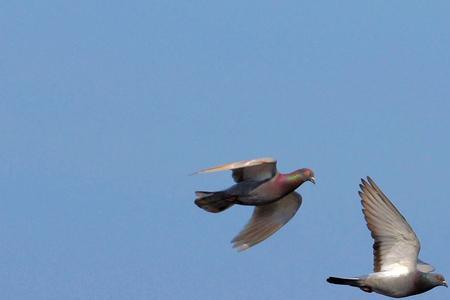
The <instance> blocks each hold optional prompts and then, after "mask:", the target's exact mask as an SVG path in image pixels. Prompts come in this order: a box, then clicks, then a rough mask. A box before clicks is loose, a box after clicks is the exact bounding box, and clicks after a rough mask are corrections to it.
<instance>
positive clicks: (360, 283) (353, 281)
mask: <svg viewBox="0 0 450 300" xmlns="http://www.w3.org/2000/svg"><path fill="white" fill-rule="evenodd" d="M327 281H328V282H329V283H333V284H341V285H350V286H354V287H358V288H360V289H361V290H363V291H365V292H368V293H371V292H372V289H371V288H370V287H369V286H367V285H366V284H365V282H364V279H362V278H340V277H328V279H327Z"/></svg>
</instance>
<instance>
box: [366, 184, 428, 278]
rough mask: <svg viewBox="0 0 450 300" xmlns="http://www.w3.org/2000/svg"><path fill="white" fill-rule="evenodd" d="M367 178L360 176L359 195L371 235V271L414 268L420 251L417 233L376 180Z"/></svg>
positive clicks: (407, 270)
mask: <svg viewBox="0 0 450 300" xmlns="http://www.w3.org/2000/svg"><path fill="white" fill-rule="evenodd" d="M367 180H368V182H366V181H365V180H364V179H362V180H361V181H362V184H360V185H359V186H360V188H361V191H360V192H359V195H360V197H361V203H362V206H363V213H364V217H365V219H366V222H367V227H368V228H369V230H370V231H371V233H372V238H373V239H374V244H373V253H374V271H375V272H380V271H389V270H390V271H398V272H409V271H411V270H414V269H415V268H416V265H417V256H418V254H419V251H420V242H419V240H418V238H417V236H416V234H415V233H414V231H413V229H412V228H411V226H410V225H409V224H408V222H407V221H406V219H405V218H404V217H403V216H402V214H401V213H400V212H399V211H398V210H397V208H396V207H395V206H394V205H393V204H392V203H391V201H389V199H388V198H387V197H386V195H384V194H383V192H382V191H381V190H380V188H379V187H378V186H377V185H376V184H375V182H374V181H373V180H372V179H371V178H370V177H367Z"/></svg>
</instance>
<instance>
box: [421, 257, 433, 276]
mask: <svg viewBox="0 0 450 300" xmlns="http://www.w3.org/2000/svg"><path fill="white" fill-rule="evenodd" d="M417 270H419V271H420V272H424V273H430V272H433V271H434V270H435V268H434V267H433V266H432V265H430V264H429V263H426V262H424V261H422V260H420V259H418V260H417Z"/></svg>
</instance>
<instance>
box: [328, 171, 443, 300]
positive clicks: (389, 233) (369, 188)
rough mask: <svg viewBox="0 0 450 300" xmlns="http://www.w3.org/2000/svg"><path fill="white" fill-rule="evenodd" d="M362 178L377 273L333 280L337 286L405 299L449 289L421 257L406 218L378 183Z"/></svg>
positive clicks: (331, 279)
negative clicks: (352, 287)
mask: <svg viewBox="0 0 450 300" xmlns="http://www.w3.org/2000/svg"><path fill="white" fill-rule="evenodd" d="M367 180H368V182H366V181H365V180H364V179H361V181H362V184H360V185H359V186H360V188H361V191H360V192H359V195H360V197H361V203H362V206H363V210H362V211H363V213H364V217H365V219H366V222H367V227H368V228H369V230H370V232H371V233H372V238H373V239H374V244H373V254H374V273H371V274H369V275H366V276H361V277H353V278H338V277H329V278H328V279H327V281H328V282H329V283H334V284H342V285H350V286H354V287H358V288H360V289H361V290H363V291H365V292H368V293H371V292H375V293H379V294H382V295H385V296H389V297H394V298H401V297H407V296H411V295H416V294H421V293H424V292H426V291H428V290H431V289H432V288H434V287H436V286H441V285H442V286H445V287H447V281H445V279H444V277H443V276H442V275H441V274H437V273H432V272H433V271H434V267H432V266H431V265H429V264H427V263H425V262H423V261H421V260H420V259H419V258H418V254H419V251H420V242H419V239H418V238H417V236H416V234H415V233H414V231H413V229H412V228H411V226H410V225H409V224H408V222H407V221H406V219H405V218H404V217H403V216H402V214H401V213H400V212H399V211H398V210H397V208H396V207H395V206H394V205H393V204H392V203H391V201H389V199H388V198H387V197H386V195H384V194H383V192H382V191H381V190H380V188H379V187H378V186H377V185H376V184H375V182H374V181H373V180H372V179H371V178H370V177H367Z"/></svg>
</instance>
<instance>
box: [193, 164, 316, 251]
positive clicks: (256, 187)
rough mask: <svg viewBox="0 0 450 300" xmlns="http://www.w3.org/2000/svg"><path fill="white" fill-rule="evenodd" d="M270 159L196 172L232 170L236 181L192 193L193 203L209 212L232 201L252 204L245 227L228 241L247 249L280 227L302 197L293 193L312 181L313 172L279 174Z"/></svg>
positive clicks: (226, 206)
mask: <svg viewBox="0 0 450 300" xmlns="http://www.w3.org/2000/svg"><path fill="white" fill-rule="evenodd" d="M276 163H277V161H276V160H275V159H273V158H270V157H269V158H259V159H252V160H243V161H238V162H233V163H228V164H224V165H221V166H217V167H212V168H207V169H203V170H201V171H199V172H197V173H210V172H216V171H224V170H231V171H232V176H233V179H234V181H235V182H236V184H234V185H232V186H231V187H229V188H227V189H225V190H222V191H218V192H200V191H198V192H195V194H196V196H197V199H196V200H195V204H196V205H197V206H198V207H200V208H203V209H204V210H206V211H208V212H213V213H217V212H221V211H224V210H225V209H227V208H229V207H230V206H232V205H234V204H240V205H250V206H255V209H254V211H253V215H252V217H251V219H250V221H249V222H248V223H247V225H246V226H245V227H244V229H243V230H242V231H241V232H240V233H239V234H238V235H237V236H236V237H235V238H234V239H233V240H232V241H231V242H232V243H233V247H234V248H237V249H238V250H239V251H242V250H246V249H248V248H250V247H252V246H254V245H256V244H258V243H260V242H262V241H263V240H265V239H267V238H268V237H269V236H271V235H272V234H274V233H275V232H276V231H277V230H279V229H280V228H281V227H282V226H283V225H284V224H286V223H287V222H288V221H289V220H290V219H291V218H292V217H293V216H294V215H295V213H296V212H297V210H298V208H299V207H300V205H301V203H302V197H301V196H300V195H299V194H298V193H296V192H295V189H296V188H298V187H299V186H300V185H301V184H302V183H303V182H305V181H311V182H313V183H315V178H314V172H313V171H312V170H310V169H299V170H297V171H294V172H292V173H288V174H281V173H279V172H278V170H277V167H276Z"/></svg>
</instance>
